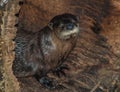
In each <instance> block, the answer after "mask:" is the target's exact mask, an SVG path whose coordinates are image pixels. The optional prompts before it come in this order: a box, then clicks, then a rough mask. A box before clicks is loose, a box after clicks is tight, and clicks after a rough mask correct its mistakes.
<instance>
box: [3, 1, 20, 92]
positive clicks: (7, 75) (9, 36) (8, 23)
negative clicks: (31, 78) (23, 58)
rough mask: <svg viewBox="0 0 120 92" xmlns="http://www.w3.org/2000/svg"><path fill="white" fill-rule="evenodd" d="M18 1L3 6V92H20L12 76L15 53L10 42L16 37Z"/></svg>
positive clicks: (12, 43)
mask: <svg viewBox="0 0 120 92" xmlns="http://www.w3.org/2000/svg"><path fill="white" fill-rule="evenodd" d="M18 3H19V0H11V1H9V2H8V3H7V5H6V6H5V9H4V11H3V17H2V22H3V24H2V25H1V39H2V41H1V42H2V46H1V47H2V61H3V83H4V87H5V89H4V91H5V92H20V90H19V88H20V87H19V83H18V82H17V79H16V78H15V76H14V75H13V72H12V63H13V60H14V56H15V53H14V52H13V49H14V47H15V46H14V42H13V41H12V40H13V39H14V37H15V35H16V31H17V28H15V24H16V22H17V17H15V14H16V13H17V12H18V11H19V9H20V7H19V5H18Z"/></svg>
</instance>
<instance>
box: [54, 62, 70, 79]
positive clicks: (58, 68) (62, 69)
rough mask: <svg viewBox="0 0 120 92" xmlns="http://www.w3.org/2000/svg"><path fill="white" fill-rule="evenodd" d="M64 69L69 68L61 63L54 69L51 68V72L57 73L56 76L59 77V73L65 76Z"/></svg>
mask: <svg viewBox="0 0 120 92" xmlns="http://www.w3.org/2000/svg"><path fill="white" fill-rule="evenodd" d="M64 70H69V68H68V66H67V65H65V64H64V65H61V66H58V67H57V68H56V69H55V70H53V74H55V75H57V76H58V77H60V76H61V75H64V76H66V74H65V72H64Z"/></svg>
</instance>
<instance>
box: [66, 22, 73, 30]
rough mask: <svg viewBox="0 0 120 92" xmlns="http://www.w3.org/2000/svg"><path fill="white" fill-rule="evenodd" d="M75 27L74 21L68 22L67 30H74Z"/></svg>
mask: <svg viewBox="0 0 120 92" xmlns="http://www.w3.org/2000/svg"><path fill="white" fill-rule="evenodd" d="M73 28H74V24H73V23H68V24H67V25H66V29H67V30H73Z"/></svg>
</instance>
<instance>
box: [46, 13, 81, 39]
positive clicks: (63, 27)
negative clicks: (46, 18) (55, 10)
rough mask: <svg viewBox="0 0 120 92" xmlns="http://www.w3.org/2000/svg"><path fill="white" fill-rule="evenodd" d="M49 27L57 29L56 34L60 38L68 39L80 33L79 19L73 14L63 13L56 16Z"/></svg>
mask: <svg viewBox="0 0 120 92" xmlns="http://www.w3.org/2000/svg"><path fill="white" fill-rule="evenodd" d="M48 27H49V28H50V29H51V30H55V34H56V35H57V37H58V38H59V39H62V40H68V39H70V38H73V37H76V36H77V35H78V34H79V31H80V29H79V19H78V18H77V17H76V16H75V15H72V14H62V15H58V16H55V17H54V18H53V19H52V20H51V21H50V23H49V24H48Z"/></svg>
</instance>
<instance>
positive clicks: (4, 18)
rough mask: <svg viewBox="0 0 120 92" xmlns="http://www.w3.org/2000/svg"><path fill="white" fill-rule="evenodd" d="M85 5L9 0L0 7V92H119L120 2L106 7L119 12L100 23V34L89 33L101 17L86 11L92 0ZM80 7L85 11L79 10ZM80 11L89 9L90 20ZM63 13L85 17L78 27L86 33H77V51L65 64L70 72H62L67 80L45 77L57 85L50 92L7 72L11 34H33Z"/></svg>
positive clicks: (31, 79)
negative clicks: (57, 84) (51, 79)
mask: <svg viewBox="0 0 120 92" xmlns="http://www.w3.org/2000/svg"><path fill="white" fill-rule="evenodd" d="M85 1H86V2H85V3H84V1H82V0H76V1H73V0H52V1H48V0H23V1H19V0H17V1H16V0H9V1H8V2H7V3H6V4H5V6H4V7H2V8H0V14H1V15H0V19H1V21H0V24H1V29H0V32H1V34H0V35H1V36H0V46H1V47H0V61H1V62H0V92H120V40H119V39H120V15H119V13H118V11H119V10H120V7H119V6H120V1H119V0H114V1H112V2H111V3H112V4H114V5H115V7H116V8H117V10H118V11H117V10H116V11H115V12H113V13H110V15H109V16H106V15H104V16H106V17H105V18H100V19H102V21H101V20H100V21H99V22H100V26H102V29H100V33H99V34H96V33H94V32H93V31H92V30H91V29H89V27H90V26H93V23H94V21H98V20H95V19H96V18H97V17H96V16H97V15H96V12H97V13H98V15H99V14H101V13H99V11H96V10H95V8H96V6H93V7H92V8H91V7H89V4H88V2H87V1H91V3H92V2H94V1H95V0H85ZM102 1H104V0H101V2H102ZM80 2H81V3H80ZM95 3H96V4H98V7H99V3H98V2H97V1H95ZM84 5H86V6H87V7H88V9H86V8H84ZM100 7H101V6H100ZM101 8H102V7H101ZM101 8H100V9H101ZM85 10H86V11H91V10H92V14H93V15H90V14H89V13H86V12H85ZM66 12H67V13H72V14H75V15H79V16H80V19H81V20H82V19H85V18H86V20H85V23H86V22H87V25H84V23H83V22H81V25H83V26H84V27H85V28H87V27H88V29H87V30H85V31H82V32H81V33H80V37H79V40H78V42H77V47H76V48H75V49H74V51H73V52H71V54H70V55H69V56H68V58H67V59H66V62H65V63H66V64H67V65H68V66H69V68H70V70H69V71H65V73H66V74H67V76H66V77H61V78H58V77H56V76H54V75H53V74H52V73H49V74H48V76H50V77H52V78H54V79H56V80H57V81H58V83H59V84H60V85H61V86H60V87H58V88H56V89H54V90H49V89H46V88H45V87H43V86H42V85H41V84H40V83H39V82H38V81H36V79H35V78H34V77H32V76H31V77H27V78H16V77H15V76H14V74H13V70H12V64H13V60H14V58H15V53H14V51H13V49H14V47H15V46H14V45H15V43H14V42H13V39H14V38H15V35H16V31H21V30H22V31H25V32H26V31H32V32H37V31H39V30H41V29H42V28H43V27H44V26H45V25H47V23H48V22H49V21H50V19H51V18H53V17H54V16H56V15H59V14H62V13H66ZM111 12H112V11H111ZM84 14H88V15H89V16H91V17H90V18H88V17H86V16H84ZM15 15H16V16H17V15H19V16H17V17H16V16H15ZM98 19H99V18H98ZM17 23H18V27H17V28H16V27H15V25H16V24H17Z"/></svg>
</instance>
